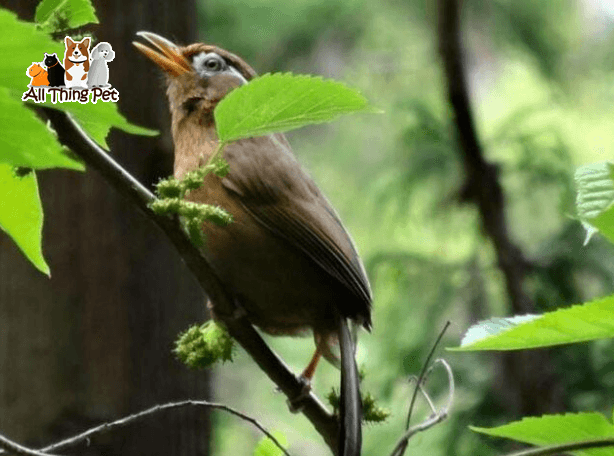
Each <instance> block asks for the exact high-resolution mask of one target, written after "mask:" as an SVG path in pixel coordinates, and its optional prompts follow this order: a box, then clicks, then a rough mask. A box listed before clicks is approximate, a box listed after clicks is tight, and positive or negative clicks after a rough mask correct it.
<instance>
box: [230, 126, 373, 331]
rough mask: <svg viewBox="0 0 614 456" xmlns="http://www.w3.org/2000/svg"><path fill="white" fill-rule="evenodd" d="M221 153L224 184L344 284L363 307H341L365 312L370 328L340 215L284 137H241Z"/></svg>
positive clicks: (366, 298) (366, 295) (363, 280)
mask: <svg viewBox="0 0 614 456" xmlns="http://www.w3.org/2000/svg"><path fill="white" fill-rule="evenodd" d="M224 155H225V157H226V159H227V160H228V163H229V164H230V173H229V174H228V175H227V176H226V177H225V178H224V180H223V181H222V183H223V185H224V186H225V187H226V188H227V189H228V190H230V191H232V192H234V193H235V194H236V195H237V196H238V197H239V198H240V201H241V202H242V204H243V206H244V207H245V208H246V210H247V211H248V212H249V213H250V214H251V215H252V216H253V217H254V218H255V219H256V220H257V221H258V222H259V223H261V224H262V225H264V226H265V227H266V228H267V229H269V230H271V231H272V232H273V233H275V234H277V235H278V236H280V237H282V238H284V239H286V240H287V241H288V242H290V243H291V244H292V245H293V246H294V247H296V248H298V249H300V250H302V251H303V252H304V253H305V254H307V255H308V256H309V257H310V258H311V259H313V260H314V261H315V262H316V263H317V264H318V265H319V266H320V267H322V268H323V269H324V270H325V271H327V272H328V273H329V274H330V275H332V276H333V277H334V278H336V279H337V280H339V281H340V282H341V283H342V284H344V285H345V286H346V287H347V288H348V289H349V290H350V291H351V292H352V293H353V294H354V295H355V296H356V297H357V298H358V299H359V301H360V302H361V303H363V305H364V307H362V308H360V309H356V308H355V307H353V306H352V308H347V309H344V308H343V307H342V308H341V309H340V310H341V311H342V312H343V313H344V314H345V315H346V316H352V317H354V316H361V317H363V318H364V320H365V326H366V327H367V328H369V327H370V323H371V322H370V305H371V290H370V287H369V281H368V279H367V276H366V273H365V270H364V267H363V265H362V262H361V261H360V258H359V257H358V254H357V253H356V249H355V247H354V245H353V243H352V240H351V238H350V236H349V234H348V233H347V231H346V230H345V228H344V227H343V225H342V224H341V221H340V220H339V217H338V216H337V214H336V213H335V211H334V209H333V208H332V206H331V205H330V203H329V202H328V201H327V200H326V198H325V197H324V196H323V195H322V194H321V192H320V191H319V190H318V188H317V187H316V185H315V183H314V182H313V181H312V179H311V178H310V177H309V176H308V175H307V174H306V173H305V172H304V171H303V169H302V168H301V166H300V165H299V163H298V162H297V161H296V158H295V157H294V155H293V154H292V152H291V150H290V146H289V144H288V142H287V141H286V139H285V137H284V136H283V135H281V134H275V135H269V136H263V137H257V138H249V139H244V140H240V141H237V142H235V143H232V144H230V145H228V146H227V148H226V150H225V153H224ZM340 305H341V306H343V303H340ZM345 311H347V312H345Z"/></svg>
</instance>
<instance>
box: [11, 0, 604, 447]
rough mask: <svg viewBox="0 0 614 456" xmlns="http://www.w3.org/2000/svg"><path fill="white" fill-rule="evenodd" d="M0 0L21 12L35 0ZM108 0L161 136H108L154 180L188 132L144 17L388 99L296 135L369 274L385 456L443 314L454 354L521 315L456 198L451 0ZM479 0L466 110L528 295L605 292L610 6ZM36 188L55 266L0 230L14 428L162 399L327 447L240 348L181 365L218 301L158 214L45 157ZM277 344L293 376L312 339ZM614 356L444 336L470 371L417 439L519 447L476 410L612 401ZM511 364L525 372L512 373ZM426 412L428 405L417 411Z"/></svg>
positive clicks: (56, 423)
mask: <svg viewBox="0 0 614 456" xmlns="http://www.w3.org/2000/svg"><path fill="white" fill-rule="evenodd" d="M1 3H2V5H3V6H7V7H9V8H12V9H14V10H17V11H19V12H20V16H21V17H22V18H23V19H26V20H31V18H32V11H33V7H34V6H33V5H35V4H36V2H24V1H17V2H1ZM94 4H95V6H96V8H97V12H98V15H99V18H100V19H101V24H100V25H97V26H93V27H91V28H86V29H85V30H84V33H85V32H92V33H93V34H94V35H95V36H96V37H97V38H98V39H99V40H101V41H109V42H110V43H111V44H112V45H113V46H114V49H115V50H116V53H117V58H116V61H114V62H112V63H111V64H110V72H111V83H112V84H114V85H116V87H118V89H119V91H120V109H121V110H122V111H123V112H124V113H125V114H126V116H127V117H128V119H129V120H131V121H134V122H136V123H139V124H141V125H144V126H147V127H151V128H158V129H160V131H161V132H162V136H161V137H159V138H153V139H152V138H134V137H129V136H127V135H124V134H123V133H120V132H113V133H112V134H111V137H110V144H111V150H112V153H113V155H114V156H116V157H117V158H118V160H119V161H120V162H121V163H123V164H125V165H126V166H127V168H128V169H129V170H130V171H131V172H133V173H135V174H136V175H137V176H139V178H140V179H142V180H143V181H144V182H146V183H147V184H148V185H152V184H153V183H154V182H156V181H157V179H159V178H160V177H161V176H164V175H168V174H170V172H171V171H170V170H171V166H172V164H171V163H172V155H171V154H172V144H171V143H170V140H169V135H168V124H169V119H168V112H167V110H166V108H165V100H164V94H163V82H162V79H161V77H160V76H159V74H158V73H157V72H156V70H155V68H154V67H153V65H150V64H149V63H148V62H145V59H143V58H141V57H140V56H139V55H137V53H136V52H135V51H134V50H132V49H131V47H130V41H132V40H133V39H134V33H135V32H136V31H138V30H142V29H145V30H150V31H154V32H157V33H160V34H162V35H165V36H167V37H168V38H170V39H173V40H176V41H177V42H180V43H187V42H190V41H193V40H201V41H204V42H208V43H213V44H216V45H219V46H221V47H223V48H225V49H228V50H230V51H232V52H234V53H236V54H238V55H240V56H241V57H243V58H244V59H245V60H246V61H247V62H249V63H250V64H251V65H252V66H253V67H254V68H255V69H256V70H257V71H258V72H259V73H266V72H275V71H291V72H295V73H310V74H320V75H323V76H326V77H332V78H335V79H338V80H341V81H344V82H346V83H347V84H349V85H350V86H352V87H355V88H358V89H359V90H361V91H362V93H363V94H364V95H365V96H366V97H367V98H368V99H369V100H370V101H371V102H372V104H374V105H375V106H376V107H378V108H380V109H381V110H382V111H383V113H382V114H361V115H355V116H350V117H346V118H343V119H341V120H339V121H337V122H335V123H334V124H330V125H323V126H316V127H309V128H304V129H302V130H299V131H296V132H293V133H291V134H290V135H288V136H289V139H290V142H291V143H292V145H293V148H294V151H295V154H296V155H297V156H298V157H299V160H300V161H301V162H302V163H303V164H304V165H305V167H306V168H307V169H308V170H309V171H310V173H311V174H312V175H313V177H314V178H315V180H316V181H317V182H318V184H319V185H320V187H321V188H322V189H323V190H324V192H325V193H326V194H327V195H328V197H329V199H330V200H331V201H332V203H333V205H334V206H335V207H336V208H337V210H338V211H339V213H340V215H341V218H342V220H343V221H344V223H345V224H346V226H347V227H348V229H349V231H350V232H351V233H352V235H353V237H354V239H355V241H356V244H357V246H358V249H359V251H360V253H361V255H362V257H363V259H364V262H365V264H366V267H367V270H368V274H369V277H370V280H371V283H372V286H373V291H374V296H375V301H374V317H373V320H374V330H373V333H372V334H362V335H361V338H360V344H359V349H358V359H359V363H361V364H362V365H364V368H365V371H366V378H365V380H364V383H363V388H364V389H365V390H368V391H370V392H371V393H372V394H373V395H374V396H375V397H376V398H377V399H378V401H379V404H380V405H381V406H382V407H385V408H388V409H389V410H390V411H391V416H390V418H389V420H388V421H387V422H386V423H384V424H378V425H368V426H366V427H365V431H364V437H363V441H364V454H387V453H389V452H390V450H391V448H392V447H393V445H394V443H395V442H396V440H397V439H398V437H399V436H400V435H401V433H402V430H403V429H404V427H403V425H404V421H405V417H406V414H407V406H408V403H409V398H410V394H411V387H410V386H409V384H408V377H409V376H410V375H414V374H417V373H418V372H419V370H420V368H421V366H422V363H423V362H424V359H425V357H426V355H427V353H428V351H429V349H430V346H431V344H432V343H433V341H434V340H435V338H436V336H437V334H438V332H439V331H440V329H441V328H442V326H443V325H444V323H445V322H446V321H447V320H450V321H451V322H452V326H451V328H450V330H449V331H448V333H447V334H446V336H445V338H444V342H443V347H446V346H448V347H453V346H456V345H458V344H459V341H460V338H461V337H462V334H463V332H464V331H465V330H466V329H467V328H468V327H469V326H470V325H471V324H472V323H474V322H476V321H478V320H480V319H484V318H489V317H491V316H508V315H510V314H511V313H512V311H511V309H510V305H509V301H510V300H509V296H507V292H506V287H505V281H504V277H503V276H502V273H501V271H500V269H499V268H498V259H497V257H496V254H495V251H494V249H493V246H492V243H491V240H489V239H488V238H487V237H485V235H484V233H483V231H482V230H481V228H480V226H481V222H480V218H479V214H478V212H477V209H476V208H475V207H474V206H473V205H471V204H466V203H463V202H462V198H461V197H460V194H461V192H462V189H463V184H464V175H463V164H462V157H461V154H460V153H459V151H458V149H457V145H456V142H455V130H454V125H453V123H452V120H451V115H450V114H451V111H450V108H449V107H448V104H447V99H446V93H445V80H444V75H443V73H442V67H441V60H440V56H439V53H438V48H437V10H436V6H435V5H436V2H430V1H420V0H415V1H403V2H402V1H397V0H384V1H380V2H371V1H367V0H351V1H331V0H294V1H292V2H289V1H287V0H252V1H250V2H246V1H244V0H207V1H187V2H180V3H172V2H153V1H149V2H146V1H143V2H120V1H109V2H102V1H98V2H97V1H94ZM462 13H463V14H462V28H463V46H464V50H465V58H466V65H467V71H468V76H469V91H470V95H471V101H472V108H473V110H474V115H475V119H476V123H477V128H478V133H479V135H480V140H481V142H482V145H483V147H484V152H485V156H486V158H487V160H488V161H490V162H493V163H496V164H497V165H498V167H499V169H500V178H501V183H502V185H503V188H504V192H505V212H506V215H507V223H508V228H509V232H510V236H511V238H512V240H513V241H514V242H515V243H516V244H517V245H518V246H519V247H520V249H521V250H522V252H523V254H524V255H525V257H526V258H527V259H528V260H529V263H530V265H531V267H530V268H529V270H528V272H527V275H526V278H525V280H524V281H523V289H524V292H525V293H527V295H528V296H529V297H530V298H531V301H532V303H533V311H535V312H544V311H547V310H552V309H554V308H556V307H559V306H564V305H569V304H572V303H578V302H584V301H587V300H590V299H592V298H594V297H597V296H602V295H605V294H608V293H611V292H612V290H613V289H614V263H613V262H612V258H614V256H613V255H614V251H613V249H612V247H611V246H609V245H608V244H606V243H605V242H602V240H601V239H599V238H598V237H595V238H594V239H593V240H591V242H590V243H589V244H588V245H587V246H583V242H584V238H585V233H584V231H583V229H582V227H581V226H580V224H579V222H577V221H576V220H574V218H573V216H574V207H573V205H574V197H575V195H574V188H573V172H574V169H575V167H577V166H579V165H581V164H584V163H589V162H595V161H604V160H610V159H611V157H612V154H613V146H612V144H614V110H613V109H612V106H613V102H614V84H613V82H614V54H612V49H614V34H613V30H614V2H613V1H607V0H576V1H570V0H550V1H548V2H545V1H539V0H464V1H463V2H462ZM118 50H120V51H121V52H118ZM24 78H25V75H24ZM41 187H42V196H43V203H44V206H45V210H46V216H47V221H46V227H45V235H46V237H45V241H44V242H45V244H44V245H45V252H46V254H47V257H48V259H49V263H50V265H51V268H52V279H51V280H50V281H49V280H47V279H46V278H42V277H38V276H37V274H38V273H36V272H35V271H33V270H31V269H32V268H31V267H30V266H29V265H27V264H26V263H25V260H23V259H21V257H20V255H19V253H18V252H17V250H16V249H15V248H14V247H13V246H12V244H11V242H10V241H9V240H8V239H7V238H6V236H4V235H3V234H0V341H2V343H1V344H0V377H1V378H0V401H1V404H0V432H2V431H3V430H6V432H7V434H8V435H9V436H14V437H19V438H21V439H22V441H24V442H30V443H36V444H43V443H46V442H49V441H52V440H53V439H58V438H60V437H65V436H66V435H67V433H70V432H76V431H78V430H82V429H85V428H86V427H87V425H88V424H90V425H91V424H95V423H98V422H100V420H109V419H115V418H117V417H119V416H121V415H122V414H123V413H129V412H134V411H137V410H139V409H140V408H142V407H145V406H148V405H154V404H156V403H160V402H164V401H166V400H172V399H182V398H186V397H191V398H195V397H200V398H209V399H214V400H216V401H219V402H224V403H226V404H228V405H230V406H233V407H236V408H238V409H241V410H242V411H244V412H246V413H248V414H249V415H251V416H253V417H255V418H257V419H258V420H260V421H261V422H262V423H263V424H264V425H265V426H266V427H267V428H269V429H273V430H278V431H280V432H282V433H283V434H285V436H286V437H287V439H288V442H289V449H290V450H291V452H292V454H296V455H314V454H327V448H326V447H325V446H324V444H323V442H322V441H321V439H320V437H319V436H318V435H317V434H316V433H315V431H314V430H313V429H312V428H311V427H310V425H309V423H308V422H307V420H306V419H305V418H303V417H302V416H301V415H292V414H290V413H289V412H288V409H287V406H286V404H285V400H284V397H283V396H282V395H281V394H278V393H276V391H275V389H274V386H273V385H272V383H271V382H270V381H269V380H268V379H267V378H266V377H265V376H264V374H262V373H261V372H260V371H259V370H258V369H257V368H256V367H255V365H254V364H253V363H252V361H251V360H250V359H249V358H248V357H247V355H246V354H245V353H244V352H242V351H241V350H238V352H237V356H236V360H235V362H233V363H232V364H226V365H223V366H220V367H218V368H215V369H214V370H213V371H212V372H211V373H209V374H207V373H200V372H199V373H193V372H187V368H185V367H183V366H181V365H180V364H179V363H178V361H176V360H175V359H174V358H173V355H172V354H171V348H172V343H173V340H174V337H175V335H176V334H177V332H179V331H180V330H182V329H185V328H186V327H187V326H188V325H189V324H190V323H192V322H198V321H202V320H203V319H205V318H206V312H205V310H204V307H203V302H204V297H203V296H202V293H201V292H200V291H199V290H198V289H197V288H196V286H195V284H194V283H193V281H192V280H191V278H190V277H189V273H188V272H187V269H186V268H184V267H183V265H182V264H181V262H180V261H179V259H178V258H177V256H176V255H175V254H174V252H173V251H172V249H171V248H170V247H169V246H168V244H167V243H166V241H165V240H164V239H163V237H162V235H161V234H160V233H158V232H157V231H156V230H154V229H153V228H152V227H150V226H149V224H148V222H147V221H146V220H145V219H144V218H143V217H140V216H139V215H135V214H134V213H133V212H134V211H133V209H132V208H131V207H130V206H129V205H128V204H127V203H125V202H123V201H122V200H121V198H119V197H118V196H117V195H115V194H113V192H112V191H111V190H109V189H107V188H106V185H105V183H104V182H103V181H102V179H100V178H99V177H98V176H95V175H94V174H93V173H87V174H86V175H85V176H77V175H76V173H70V172H66V171H62V172H51V171H49V172H44V173H41ZM101 217H102V218H101ZM62 284H64V285H62ZM24 289H26V290H27V292H24ZM50 293H51V295H52V296H53V298H49V296H50ZM26 329H27V330H28V331H30V332H33V333H34V334H35V336H34V337H35V339H36V338H37V337H38V339H36V340H37V341H38V342H36V343H35V344H34V345H35V346H34V347H32V346H31V345H28V344H32V342H31V341H24V338H23V336H22V334H23V331H25V330H26ZM267 340H270V342H271V344H272V345H273V346H274V348H275V349H276V350H277V351H278V352H279V353H280V354H281V355H282V356H283V357H284V358H285V359H286V360H287V361H288V363H289V364H290V365H291V366H292V368H293V369H294V370H295V371H297V372H299V371H300V370H301V369H302V368H303V367H304V365H305V364H306V363H307V362H308V360H309V356H310V354H311V350H312V347H313V342H312V340H311V339H310V338H309V339H287V338H286V339H271V338H268V339H267ZM613 348H614V345H613V344H612V342H611V341H600V342H596V343H591V344H579V345H575V346H569V347H557V348H553V349H548V350H540V351H539V354H538V357H531V356H526V355H523V354H512V355H505V356H504V355H502V354H498V353H494V354H468V353H458V352H446V351H445V350H444V349H443V348H441V349H440V350H439V351H438V356H443V357H445V358H446V359H447V360H448V361H449V363H450V364H451V366H452V368H453V370H454V372H455V378H456V380H457V389H456V395H455V403H454V409H453V411H452V414H451V416H450V418H449V419H448V420H447V421H446V422H444V423H443V424H440V425H438V426H437V427H436V428H434V429H432V430H430V431H429V432H428V433H425V434H421V435H419V436H417V437H416V438H414V439H413V440H412V441H411V442H410V448H409V450H408V451H409V452H410V453H411V454H414V455H458V456H463V455H476V454H478V455H486V456H488V455H495V454H502V453H503V452H505V451H508V450H510V449H512V448H515V447H514V446H513V445H511V444H509V443H507V442H502V441H498V440H495V439H486V438H483V437H481V436H478V435H476V434H474V433H472V432H471V431H469V430H468V429H467V426H468V425H470V424H474V425H478V426H493V425H497V424H502V423H505V422H507V421H511V420H517V419H520V418H521V417H522V416H526V415H539V414H543V413H561V412H564V411H591V410H597V411H601V412H603V413H605V414H606V415H607V416H610V413H611V409H612V406H613V405H614V404H613V402H614V397H613V393H612V391H613V387H614V369H613V368H614V358H613V357H612V353H613ZM523 356H525V357H523ZM514 357H515V358H514ZM519 360H520V363H519ZM510 363H512V364H513V363H516V364H521V365H522V366H523V368H522V371H521V372H520V373H519V375H518V376H515V375H510V369H509V366H510ZM512 372H517V373H518V371H513V370H512ZM337 382H338V371H336V370H335V369H334V368H332V367H330V366H328V365H327V366H322V367H321V368H320V370H319V371H318V374H317V377H316V380H315V384H314V388H315V390H316V392H317V393H318V394H320V395H321V396H324V395H326V394H327V393H328V391H329V390H330V388H331V387H332V386H334V385H336V384H337ZM427 389H428V391H429V392H430V393H431V394H432V396H433V398H434V399H435V400H439V401H440V402H441V401H443V400H444V399H445V396H446V394H447V384H446V381H445V376H443V375H439V374H434V375H433V377H432V379H431V380H430V381H429V383H428V388H427ZM536 398H538V399H536ZM46 401H48V402H46ZM41 410H45V413H44V414H43V415H44V416H41ZM427 414H428V409H426V407H424V406H423V405H420V407H419V408H418V411H417V414H416V419H419V418H420V417H424V416H426V415H427ZM8 430H10V431H11V432H10V433H9V432H8ZM260 438H261V436H260V435H259V434H258V432H257V431H256V430H255V429H253V428H252V427H250V426H249V425H248V424H247V423H244V422H242V421H238V420H236V419H235V418H232V417H229V416H226V415H222V414H218V413H217V412H216V413H212V414H211V416H210V417H209V416H208V415H205V414H204V413H203V412H202V410H198V411H191V412H186V413H184V414H168V415H165V416H163V417H159V418H156V420H153V421H150V422H148V423H146V424H143V425H141V426H138V427H132V428H128V429H125V430H124V431H122V432H121V433H119V434H115V435H111V436H107V437H105V438H104V440H103V441H101V440H100V439H98V440H97V441H94V442H92V445H91V446H90V447H89V448H84V447H83V448H79V451H76V453H78V454H105V453H104V451H109V449H113V453H112V454H143V451H148V452H149V453H150V454H182V455H188V454H211V455H214V456H227V455H228V456H230V455H244V454H245V455H248V454H251V453H252V452H253V449H254V447H255V446H256V444H257V442H258V440H259V439H260ZM105 445H106V446H105ZM147 445H149V446H147ZM109 454H110V453H109Z"/></svg>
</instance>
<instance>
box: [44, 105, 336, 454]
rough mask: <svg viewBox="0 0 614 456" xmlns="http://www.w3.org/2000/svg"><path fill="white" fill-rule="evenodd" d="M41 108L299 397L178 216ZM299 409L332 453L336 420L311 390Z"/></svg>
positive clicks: (233, 330) (296, 384)
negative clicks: (166, 212) (160, 234)
mask: <svg viewBox="0 0 614 456" xmlns="http://www.w3.org/2000/svg"><path fill="white" fill-rule="evenodd" d="M40 110H41V112H43V113H44V115H45V116H46V117H47V118H48V119H49V121H50V123H51V125H52V126H53V128H54V130H55V131H56V132H57V135H58V139H59V141H60V142H61V143H62V144H63V145H65V146H66V147H68V148H69V149H70V150H72V151H73V152H74V153H75V154H76V155H78V156H79V157H80V158H81V159H82V160H83V161H85V163H86V164H87V165H88V166H90V167H92V168H94V169H95V170H96V171H98V172H99V173H100V174H101V175H102V176H103V177H104V178H105V179H106V180H107V181H108V183H109V184H111V186H112V187H113V188H115V190H117V191H118V192H119V193H120V194H122V195H124V196H125V197H127V198H128V199H129V200H130V201H131V202H132V203H134V204H135V206H136V207H137V208H138V209H139V210H140V211H141V212H143V213H144V214H145V215H146V216H147V217H148V218H149V219H150V220H152V221H153V222H154V223H155V224H156V225H157V226H158V227H159V228H161V229H162V231H164V233H165V234H166V235H167V236H168V238H169V239H170V241H171V242H172V243H173V245H174V246H175V248H176V249H177V251H178V252H179V254H180V255H181V258H182V259H183V260H184V262H185V263H186V265H187V266H188V268H189V269H190V271H191V272H192V274H194V277H195V278H196V280H197V281H198V282H199V284H200V285H201V287H202V288H203V290H204V291H205V293H206V294H207V296H208V297H209V298H210V300H211V302H212V303H213V304H214V310H215V314H216V316H217V317H218V318H219V319H220V320H221V321H222V322H223V323H224V324H225V326H226V328H227V329H228V332H229V333H230V335H231V336H232V337H233V338H234V339H235V340H236V341H237V342H239V344H240V345H241V346H242V347H243V348H244V349H245V351H247V352H248V353H249V355H250V356H251V357H252V359H253V360H254V361H255V362H256V363H257V364H258V366H259V367H260V368H261V369H262V370H263V371H264V372H265V373H266V374H267V375H268V377H269V378H270V379H271V380H272V381H273V382H274V383H275V384H276V385H277V387H278V388H279V389H280V390H281V391H282V392H283V393H284V394H285V395H286V396H287V397H288V398H289V399H293V398H296V397H298V396H299V394H301V392H302V390H303V386H304V385H303V383H302V382H300V381H299V379H298V378H297V377H296V376H295V375H294V374H293V373H292V372H291V371H290V369H289V368H288V367H287V366H286V365H285V363H284V362H283V360H282V359H281V358H279V356H277V355H276V354H275V353H274V352H273V351H272V350H271V349H270V348H269V347H268V345H267V344H266V343H265V342H264V340H263V339H262V337H261V336H260V334H258V332H257V331H256V330H255V329H254V327H253V326H252V325H251V323H250V322H249V320H248V319H247V317H246V316H245V315H242V314H241V313H239V312H236V305H235V302H234V300H233V298H232V297H231V294H230V293H229V292H228V291H227V290H226V289H225V288H224V286H223V285H222V283H221V281H220V280H219V278H218V277H217V275H216V274H215V272H214V271H213V269H212V268H211V266H210V265H209V263H208V262H207V261H206V260H205V258H204V257H203V256H202V254H201V252H200V251H199V250H198V249H197V248H196V247H195V246H194V245H193V244H192V243H191V242H190V240H189V238H188V237H187V236H186V234H185V233H184V231H183V230H182V228H181V226H180V224H179V223H178V220H177V219H176V218H175V219H172V218H169V217H166V216H162V215H157V214H155V213H154V212H153V211H151V209H150V208H149V207H148V204H149V203H150V202H151V201H153V200H154V198H155V196H154V195H153V194H152V193H151V192H150V191H149V190H147V189H146V188H145V187H143V185H141V184H140V183H139V182H138V181H137V180H136V179H134V177H132V176H131V175H130V174H129V173H128V172H127V171H125V170H124V169H123V168H122V167H121V166H120V165H118V164H117V163H116V162H115V161H113V159H111V157H109V155H108V154H107V153H106V152H105V151H104V150H103V149H101V148H100V147H99V146H98V145H97V144H96V143H95V142H94V141H92V140H91V139H90V138H89V137H88V136H87V134H86V133H85V132H84V131H83V129H82V128H81V127H80V126H79V125H78V124H77V123H76V122H75V121H74V120H73V119H72V118H71V117H70V115H68V114H67V113H65V112H62V111H56V110H54V109H50V108H40ZM301 411H302V413H303V414H304V415H305V416H306V417H307V418H308V419H309V421H311V423H312V425H313V426H314V428H315V429H316V431H317V432H318V433H319V434H320V435H321V436H322V437H323V438H324V441H325V442H326V444H327V445H328V446H329V447H330V448H331V450H332V451H333V453H335V454H336V451H337V450H336V449H337V446H338V445H337V440H338V434H339V422H338V420H337V419H336V418H335V417H334V416H333V415H332V414H331V413H330V412H328V410H326V407H325V406H324V405H323V404H322V402H321V401H320V400H319V399H318V397H317V396H316V395H315V394H314V393H313V392H311V393H310V394H309V395H308V396H306V397H305V399H304V402H303V407H302V408H301Z"/></svg>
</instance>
